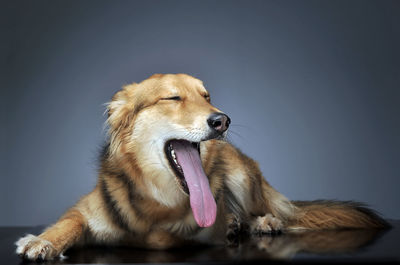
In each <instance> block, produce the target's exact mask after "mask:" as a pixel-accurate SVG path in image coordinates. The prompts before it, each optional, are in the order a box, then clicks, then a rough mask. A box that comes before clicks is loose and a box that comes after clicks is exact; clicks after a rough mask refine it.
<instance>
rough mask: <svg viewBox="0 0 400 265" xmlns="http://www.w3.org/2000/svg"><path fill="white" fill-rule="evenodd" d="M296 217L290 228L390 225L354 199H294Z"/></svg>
mask: <svg viewBox="0 0 400 265" xmlns="http://www.w3.org/2000/svg"><path fill="white" fill-rule="evenodd" d="M292 204H293V205H294V206H295V209H296V210H295V214H294V218H291V220H290V221H289V223H288V229H289V230H296V229H311V230H321V229H384V228H389V227H390V225H389V223H388V222H387V221H385V220H384V219H383V218H382V217H380V216H379V214H377V213H376V212H375V211H374V210H371V209H370V208H368V207H367V206H366V205H364V204H362V203H358V202H353V201H330V200H329V201H328V200H317V201H292Z"/></svg>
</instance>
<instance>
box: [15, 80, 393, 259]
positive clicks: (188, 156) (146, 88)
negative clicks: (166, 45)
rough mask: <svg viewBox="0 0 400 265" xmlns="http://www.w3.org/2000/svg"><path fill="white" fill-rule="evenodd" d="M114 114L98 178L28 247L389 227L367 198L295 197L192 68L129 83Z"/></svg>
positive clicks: (160, 243) (51, 249)
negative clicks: (234, 129) (237, 136)
mask: <svg viewBox="0 0 400 265" xmlns="http://www.w3.org/2000/svg"><path fill="white" fill-rule="evenodd" d="M107 114H108V118H107V125H108V128H109V131H108V139H107V144H106V145H105V147H104V148H103V151H102V153H101V158H100V169H99V176H98V182H97V185H96V187H95V188H94V190H93V191H92V192H90V193H89V194H87V195H85V196H83V197H82V198H81V199H80V200H79V201H78V202H77V203H76V205H75V206H73V207H72V208H70V209H69V210H68V211H67V212H66V213H65V214H64V215H63V216H62V217H61V218H60V219H59V220H58V221H57V222H56V223H55V224H53V225H51V226H50V227H48V228H47V229H45V231H44V232H43V233H42V234H40V235H38V236H35V235H26V236H25V237H22V238H20V239H19V240H18V241H17V242H16V245H17V249H16V253H17V254H18V255H21V256H23V257H25V258H26V259H29V260H51V259H54V258H56V257H62V255H63V253H64V252H65V251H66V250H67V249H68V248H70V247H72V246H77V245H80V246H82V245H87V244H105V245H127V246H133V247H139V248H150V249H168V248H173V247H180V246H183V245H185V244H190V243H196V242H198V243H202V244H203V243H205V244H229V242H232V241H234V240H235V238H237V237H238V236H239V234H240V233H247V234H249V235H262V234H274V233H281V232H283V233H291V232H292V231H299V230H301V231H302V230H322V229H344V228H346V229H377V228H386V227H388V226H389V225H388V223H387V222H386V221H385V220H384V219H382V218H381V217H380V216H379V215H378V214H376V213H375V212H374V211H373V210H371V209H369V208H367V207H365V206H364V205H363V204H360V203H355V202H338V201H323V200H319V201H312V202H303V201H290V200H289V199H287V198H286V197H285V196H284V195H282V194H280V193H279V192H278V191H276V190H275V189H274V188H273V187H271V186H270V185H269V184H268V182H267V181H266V180H265V179H264V177H263V176H262V173H261V172H260V169H259V166H258V164H257V163H256V162H255V161H254V160H252V159H251V158H249V157H247V156H246V155H245V154H243V153H242V152H241V151H240V150H238V149H237V148H235V147H234V146H233V145H232V144H230V143H229V142H227V141H226V140H225V138H226V135H227V129H228V127H229V125H230V123H231V120H230V118H229V117H228V115H226V114H225V113H223V112H222V111H220V110H219V109H217V108H216V107H214V106H213V105H211V101H210V95H209V93H208V92H207V90H206V89H205V88H204V86H203V83H202V81H201V80H199V79H197V78H194V77H192V76H189V75H186V74H155V75H152V76H151V77H149V78H148V79H146V80H144V81H142V82H140V83H133V84H129V85H126V86H124V87H123V89H122V90H120V91H118V92H117V93H116V94H115V95H114V96H113V98H112V100H111V102H110V103H109V104H108V105H107Z"/></svg>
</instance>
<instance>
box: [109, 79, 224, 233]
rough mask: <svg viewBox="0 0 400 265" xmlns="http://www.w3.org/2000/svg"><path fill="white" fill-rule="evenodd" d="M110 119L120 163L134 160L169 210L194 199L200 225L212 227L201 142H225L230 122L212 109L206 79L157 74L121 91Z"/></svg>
mask: <svg viewBox="0 0 400 265" xmlns="http://www.w3.org/2000/svg"><path fill="white" fill-rule="evenodd" d="M108 115H109V117H108V123H109V127H110V153H111V154H112V155H113V156H114V157H115V159H123V158H124V157H125V156H131V157H133V158H134V161H135V163H136V164H137V166H138V167H140V169H141V171H142V172H143V178H144V179H145V182H146V183H149V184H148V185H149V186H150V188H149V189H150V190H151V191H152V193H153V196H154V197H155V198H156V199H158V201H159V202H161V203H164V204H165V205H167V206H173V205H174V204H175V203H177V201H179V200H182V195H183V194H186V195H190V203H191V207H192V210H193V214H194V217H195V219H196V221H197V223H198V224H199V225H200V226H210V225H212V224H213V223H214V221H215V215H216V205H215V201H214V198H213V196H212V194H211V190H210V187H209V182H208V179H207V177H206V176H205V173H204V170H203V168H202V165H201V159H200V154H199V152H200V143H201V142H202V141H207V140H210V139H215V138H224V137H225V135H226V130H227V129H228V127H229V124H230V118H229V117H228V116H227V115H226V114H224V113H223V112H221V111H220V110H218V109H217V108H215V107H214V106H212V105H211V103H210V95H209V93H208V92H207V90H206V89H205V88H204V86H203V83H202V81H200V80H199V79H196V78H194V77H191V76H189V75H186V74H165V75H163V74H156V75H153V76H151V77H150V78H148V79H146V80H144V81H142V82H141V83H138V84H131V85H127V86H125V87H124V88H123V89H122V90H121V91H119V92H118V93H116V94H115V95H114V97H113V99H112V101H111V102H110V103H109V105H108ZM171 183H173V184H171ZM171 185H174V187H172V186H171ZM162 188H163V189H162ZM176 188H178V189H179V190H180V192H179V191H178V192H177V190H176ZM168 189H169V190H168Z"/></svg>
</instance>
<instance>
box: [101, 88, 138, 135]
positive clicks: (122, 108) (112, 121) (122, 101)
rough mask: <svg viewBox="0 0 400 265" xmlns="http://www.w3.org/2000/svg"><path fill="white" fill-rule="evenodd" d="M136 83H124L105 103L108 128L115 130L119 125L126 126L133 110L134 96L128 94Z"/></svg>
mask: <svg viewBox="0 0 400 265" xmlns="http://www.w3.org/2000/svg"><path fill="white" fill-rule="evenodd" d="M136 85H137V84H130V85H126V86H124V87H123V89H121V90H120V91H118V92H117V93H115V95H114V96H113V97H112V99H111V101H110V102H109V103H108V104H107V114H108V119H107V123H108V125H109V126H110V130H116V129H118V128H120V127H121V126H124V127H127V126H128V125H129V123H130V121H131V118H132V116H133V114H134V110H135V106H136V104H135V102H133V101H134V97H132V96H130V95H131V94H132V90H133V89H134V87H135V86H136Z"/></svg>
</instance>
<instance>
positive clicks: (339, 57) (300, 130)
mask: <svg viewBox="0 0 400 265" xmlns="http://www.w3.org/2000/svg"><path fill="white" fill-rule="evenodd" d="M1 9H2V11H1V12H4V13H3V14H1V17H2V19H3V20H4V21H2V25H3V29H2V34H1V48H2V49H1V127H0V128H1V135H0V136H1V137H0V139H1V143H0V144H1V153H0V156H1V157H0V163H1V165H0V166H1V171H0V174H1V185H0V194H1V195H0V196H1V198H0V210H1V213H2V214H1V219H0V225H37V224H46V223H50V222H54V221H55V220H56V219H57V217H58V216H60V215H61V214H62V212H63V211H65V210H66V209H67V207H69V206H71V205H72V204H73V203H74V202H76V201H77V199H78V198H79V197H80V196H81V195H83V194H85V193H87V192H89V191H90V190H91V189H92V188H93V187H94V185H95V183H96V167H97V162H96V157H97V152H98V149H99V146H100V145H101V143H102V142H103V141H104V139H105V131H104V130H103V123H104V121H105V116H103V112H104V110H105V107H104V106H103V105H102V104H103V103H105V102H107V101H108V100H110V98H111V97H112V95H113V94H114V93H115V92H116V91H117V90H118V89H119V88H120V87H121V86H122V85H123V84H127V83H130V82H138V81H141V80H143V79H145V78H147V77H148V76H150V75H151V74H153V73H177V72H184V73H188V74H191V75H194V76H196V77H198V78H200V79H202V80H203V81H204V83H205V86H206V87H207V88H208V89H209V91H210V92H211V98H212V101H213V103H214V105H215V106H217V107H218V108H220V109H221V110H223V111H225V112H226V113H227V114H229V116H230V117H231V118H232V121H233V124H232V127H231V129H232V133H231V134H230V140H231V141H232V142H233V143H234V144H235V145H237V146H238V147H239V148H241V149H242V150H243V151H244V152H245V153H247V154H248V155H250V156H251V157H253V158H254V159H256V160H257V161H259V163H260V166H261V169H262V171H263V172H264V175H265V176H266V178H267V179H268V181H269V182H270V183H271V184H272V185H273V186H274V187H275V188H276V189H277V190H279V191H280V192H282V193H283V194H285V195H286V196H288V197H289V198H291V199H302V200H310V199H317V198H328V199H340V200H358V201H363V202H366V203H368V204H370V205H371V206H372V207H374V208H375V209H377V210H378V211H379V212H381V213H382V214H383V215H384V216H385V217H387V218H397V219H398V218H400V211H399V208H398V204H399V203H400V200H399V199H400V195H399V187H400V178H399V177H400V174H399V173H400V170H399V162H400V151H399V150H400V137H399V136H400V122H399V121H400V120H399V116H400V115H399V114H400V48H399V47H400V2H399V1H264V0H263V1H53V0H50V1H9V2H3V5H2V8H1Z"/></svg>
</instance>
